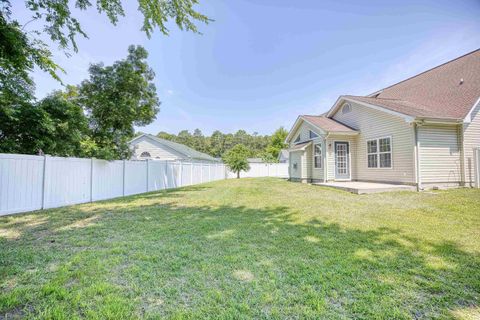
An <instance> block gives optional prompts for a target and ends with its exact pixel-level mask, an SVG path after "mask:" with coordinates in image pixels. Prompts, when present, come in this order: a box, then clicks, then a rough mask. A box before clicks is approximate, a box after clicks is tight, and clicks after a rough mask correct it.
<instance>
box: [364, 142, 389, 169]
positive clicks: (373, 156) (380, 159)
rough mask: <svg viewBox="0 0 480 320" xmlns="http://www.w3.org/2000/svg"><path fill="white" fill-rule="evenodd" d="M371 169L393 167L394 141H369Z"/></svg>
mask: <svg viewBox="0 0 480 320" xmlns="http://www.w3.org/2000/svg"><path fill="white" fill-rule="evenodd" d="M367 162H368V167H369V168H391V167H392V139H391V138H390V137H385V138H378V139H371V140H367Z"/></svg>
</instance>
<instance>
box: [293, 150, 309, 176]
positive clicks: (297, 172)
mask: <svg viewBox="0 0 480 320" xmlns="http://www.w3.org/2000/svg"><path fill="white" fill-rule="evenodd" d="M304 154H305V152H304V151H294V152H290V178H295V179H301V178H304V176H306V174H303V173H302V171H303V170H304V167H305V164H304V163H303V161H304V160H303V158H304ZM294 164H297V168H296V169H295V168H294Z"/></svg>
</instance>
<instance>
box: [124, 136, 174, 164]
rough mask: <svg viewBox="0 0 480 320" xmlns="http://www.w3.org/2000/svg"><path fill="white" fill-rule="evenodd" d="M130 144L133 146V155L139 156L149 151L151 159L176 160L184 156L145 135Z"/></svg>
mask: <svg viewBox="0 0 480 320" xmlns="http://www.w3.org/2000/svg"><path fill="white" fill-rule="evenodd" d="M132 146H133V147H134V155H133V156H134V157H135V158H140V155H141V154H142V152H145V151H146V152H149V153H150V156H151V157H152V159H160V160H176V159H181V158H184V157H183V156H182V155H181V154H180V153H178V152H175V151H174V150H172V149H170V148H169V147H167V146H164V145H162V144H161V143H158V142H156V141H154V140H152V139H149V138H147V137H142V138H140V139H138V140H136V141H135V142H134V143H133V144H132Z"/></svg>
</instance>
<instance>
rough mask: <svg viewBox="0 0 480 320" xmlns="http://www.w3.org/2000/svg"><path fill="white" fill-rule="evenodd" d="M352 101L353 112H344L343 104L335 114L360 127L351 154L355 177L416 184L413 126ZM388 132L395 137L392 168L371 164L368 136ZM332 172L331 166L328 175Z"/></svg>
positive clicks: (342, 120)
mask: <svg viewBox="0 0 480 320" xmlns="http://www.w3.org/2000/svg"><path fill="white" fill-rule="evenodd" d="M350 105H351V107H352V110H351V111H350V112H348V113H346V114H342V108H339V111H337V112H336V113H335V114H334V116H333V118H334V119H335V120H337V121H339V122H341V123H343V124H345V125H347V126H350V127H352V128H354V129H356V130H358V131H360V134H359V135H358V136H357V138H356V142H357V144H356V150H355V152H356V153H355V156H353V154H352V157H351V159H352V173H353V175H352V178H353V179H355V180H366V181H384V182H396V183H411V184H414V183H415V182H416V181H415V156H414V153H415V148H414V145H415V135H414V130H413V126H411V125H410V124H408V123H407V122H405V120H404V119H403V118H401V117H399V116H395V115H391V114H388V113H385V112H382V111H379V110H374V109H372V108H369V107H366V106H363V105H360V104H358V103H350ZM387 136H388V137H391V138H392V141H391V143H392V168H368V167H367V140H369V139H375V138H380V137H387ZM332 148H333V145H332ZM332 150H333V149H332ZM332 152H333V151H332ZM330 162H332V163H334V158H332V159H330ZM330 167H331V166H330V163H329V168H330ZM354 168H355V169H354ZM330 173H333V171H331V170H330V169H329V178H330V176H331V175H330Z"/></svg>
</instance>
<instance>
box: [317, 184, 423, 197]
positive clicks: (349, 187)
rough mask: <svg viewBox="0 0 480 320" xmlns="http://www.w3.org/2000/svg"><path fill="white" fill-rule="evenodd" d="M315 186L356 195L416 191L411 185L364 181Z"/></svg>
mask: <svg viewBox="0 0 480 320" xmlns="http://www.w3.org/2000/svg"><path fill="white" fill-rule="evenodd" d="M314 184H315V185H318V186H324V187H331V188H335V189H340V190H344V191H348V192H352V193H355V194H368V193H380V192H392V191H415V190H416V188H415V187H414V186H409V185H403V184H390V183H376V182H362V181H332V182H319V183H314Z"/></svg>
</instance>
